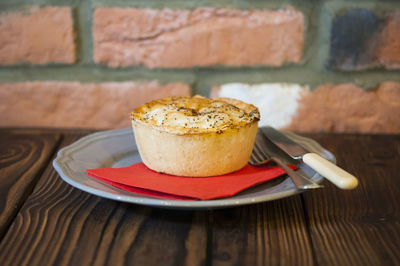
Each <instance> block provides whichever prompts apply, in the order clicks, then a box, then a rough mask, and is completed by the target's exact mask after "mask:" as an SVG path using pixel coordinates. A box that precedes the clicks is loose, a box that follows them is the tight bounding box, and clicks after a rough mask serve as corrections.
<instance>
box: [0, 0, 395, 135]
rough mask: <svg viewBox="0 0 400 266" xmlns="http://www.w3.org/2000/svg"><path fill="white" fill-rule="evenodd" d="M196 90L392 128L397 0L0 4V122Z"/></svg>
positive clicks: (323, 125) (285, 118) (369, 129)
mask: <svg viewBox="0 0 400 266" xmlns="http://www.w3.org/2000/svg"><path fill="white" fill-rule="evenodd" d="M193 94H202V95H204V96H212V97H219V96H221V97H235V98H239V99H242V100H245V101H247V102H251V103H254V104H256V105H257V106H259V108H260V110H261V115H262V120H261V125H267V124H269V125H273V126H276V127H278V128H285V129H290V130H295V131H301V132H310V131H324V132H362V133H399V132H400V2H398V1H378V0H376V1H353V2H349V1H311V0H309V1H283V2H282V1H277V0H276V1H233V0H232V1H229V0H228V1H209V0H204V1H183V0H177V1H161V0H151V1H150V0H149V1H139V0H133V1H104V0H97V1H89V0H85V1H72V0H61V1H51V0H35V1H28V0H26V1H17V2H15V1H12V0H3V1H1V2H0V126H16V127H19V126H30V127H76V128H99V129H103V128H119V127H125V126H129V123H130V121H129V112H130V111H131V110H132V109H134V108H135V107H137V106H139V105H141V104H143V103H144V102H147V101H150V100H152V99H156V98H160V97H164V96H169V95H193Z"/></svg>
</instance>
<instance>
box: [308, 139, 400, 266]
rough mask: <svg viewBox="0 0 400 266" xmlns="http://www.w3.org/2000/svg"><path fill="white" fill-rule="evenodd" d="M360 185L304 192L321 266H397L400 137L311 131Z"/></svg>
mask: <svg viewBox="0 0 400 266" xmlns="http://www.w3.org/2000/svg"><path fill="white" fill-rule="evenodd" d="M313 137H314V139H315V140H317V141H318V142H319V143H321V145H323V146H325V147H326V148H327V149H329V150H331V151H332V152H333V153H334V154H335V155H336V157H337V160H338V162H337V163H338V165H339V166H341V167H343V168H344V169H347V170H348V171H349V172H351V173H354V174H356V176H357V177H358V178H359V180H360V184H359V186H358V187H357V188H356V189H355V190H352V191H343V190H339V189H336V188H334V187H333V185H331V184H329V183H327V182H325V185H326V189H323V190H319V191H311V192H309V193H305V194H303V197H304V202H305V210H306V212H307V216H308V218H309V221H310V222H309V223H310V232H311V238H312V241H313V245H314V249H315V254H316V260H317V262H318V264H320V265H400V251H399V247H400V136H357V135H340V136H337V137H336V136H332V135H321V136H313Z"/></svg>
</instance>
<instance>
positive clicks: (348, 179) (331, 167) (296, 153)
mask: <svg viewBox="0 0 400 266" xmlns="http://www.w3.org/2000/svg"><path fill="white" fill-rule="evenodd" d="M260 129H261V132H262V133H263V135H264V136H265V137H266V138H268V139H269V140H270V141H271V142H272V143H274V144H275V145H276V146H277V147H279V148H280V149H281V150H282V151H283V152H285V153H286V154H288V155H289V156H290V157H292V158H293V159H295V160H302V161H303V162H304V163H305V164H307V165H308V166H310V167H311V168H312V169H313V170H314V171H316V172H317V173H319V174H320V175H322V176H324V177H325V178H326V179H328V180H329V181H331V182H332V183H333V184H334V185H336V186H337V187H339V188H341V189H354V188H355V187H357V185H358V180H357V178H356V177H355V176H353V175H352V174H350V173H348V172H346V171H345V170H343V169H342V168H340V167H338V166H337V165H335V164H333V163H331V162H330V161H328V160H326V159H325V158H323V157H321V156H320V155H318V154H316V153H312V152H309V151H308V150H306V149H305V148H303V147H302V146H301V145H299V144H298V143H296V142H294V141H293V140H291V139H290V138H288V137H287V136H285V135H284V134H282V133H281V132H280V131H278V130H276V129H274V128H273V127H262V128H260Z"/></svg>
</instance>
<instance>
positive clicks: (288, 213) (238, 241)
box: [211, 195, 314, 265]
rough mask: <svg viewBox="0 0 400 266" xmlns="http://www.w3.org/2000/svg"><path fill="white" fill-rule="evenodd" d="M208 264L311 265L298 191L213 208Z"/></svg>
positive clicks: (311, 260) (309, 245)
mask: <svg viewBox="0 0 400 266" xmlns="http://www.w3.org/2000/svg"><path fill="white" fill-rule="evenodd" d="M211 250H212V265H313V264H314V261H313V254H312V247H311V241H310V238H309V234H308V231H307V224H306V221H305V218H304V213H303V207H302V203H301V198H300V196H299V195H297V196H293V197H290V198H286V199H281V200H276V201H272V202H266V203H262V204H257V205H250V206H244V207H240V208H234V209H228V210H221V211H214V215H213V232H212V248H211Z"/></svg>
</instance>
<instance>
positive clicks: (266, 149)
mask: <svg viewBox="0 0 400 266" xmlns="http://www.w3.org/2000/svg"><path fill="white" fill-rule="evenodd" d="M282 153H283V152H282V151H281V150H279V148H277V147H275V145H274V144H273V143H272V142H271V141H270V140H269V139H267V138H266V137H265V136H264V134H263V133H262V132H261V131H260V130H259V131H258V132H257V136H256V141H255V144H254V149H253V153H252V157H251V160H250V164H252V165H254V166H261V165H265V163H267V162H268V161H273V162H275V163H276V164H278V165H279V166H281V167H282V168H283V169H284V170H285V171H286V173H287V174H288V176H289V177H290V179H291V180H292V182H293V183H294V185H295V186H296V187H297V188H298V189H300V190H304V189H314V188H321V187H323V186H321V185H319V184H318V183H316V182H315V181H314V180H312V179H311V178H309V177H308V176H307V174H306V173H304V171H303V170H302V169H301V168H300V167H299V168H298V169H297V170H292V169H290V167H288V164H293V165H296V164H298V162H297V161H296V160H293V159H292V158H290V157H289V156H287V155H286V154H284V153H283V154H282ZM285 155H286V156H285Z"/></svg>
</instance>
